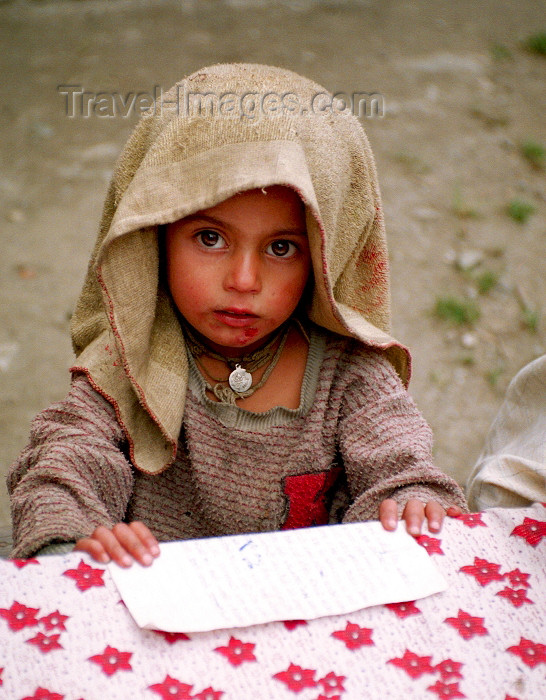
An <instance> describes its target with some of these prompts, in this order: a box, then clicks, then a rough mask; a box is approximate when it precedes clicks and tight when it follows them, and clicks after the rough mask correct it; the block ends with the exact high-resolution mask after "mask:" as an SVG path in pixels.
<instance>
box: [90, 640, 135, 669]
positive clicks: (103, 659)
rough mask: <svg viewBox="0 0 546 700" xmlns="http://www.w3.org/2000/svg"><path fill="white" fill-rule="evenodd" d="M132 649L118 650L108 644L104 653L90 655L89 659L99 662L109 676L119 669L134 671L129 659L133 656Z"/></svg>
mask: <svg viewBox="0 0 546 700" xmlns="http://www.w3.org/2000/svg"><path fill="white" fill-rule="evenodd" d="M132 655H133V654H132V652H130V651H118V650H117V649H115V648H114V647H111V646H109V645H108V646H107V647H106V649H105V650H104V651H103V652H102V654H95V656H90V657H89V659H88V661H92V662H93V663H95V664H98V665H99V666H100V667H101V668H102V670H103V672H104V673H106V675H107V676H112V675H113V674H114V673H116V672H117V671H132V670H133V669H132V668H131V664H130V663H129V660H130V658H131V656H132Z"/></svg>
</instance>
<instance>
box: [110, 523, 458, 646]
mask: <svg viewBox="0 0 546 700" xmlns="http://www.w3.org/2000/svg"><path fill="white" fill-rule="evenodd" d="M160 547H161V555H160V556H159V557H158V558H157V559H156V560H155V561H154V563H153V565H152V566H151V567H142V566H140V565H138V564H133V566H131V567H130V568H129V569H122V568H121V567H119V566H117V565H116V564H110V565H109V569H110V573H111V575H112V578H113V579H114V582H115V584H116V586H117V587H118V590H119V592H120V594H121V597H122V599H123V601H124V602H125V604H126V605H127V607H128V609H129V611H130V612H131V614H132V616H133V617H134V619H135V621H136V622H137V624H138V625H139V626H140V627H144V628H149V629H150V628H151V629H161V630H165V631H167V632H200V631H201V632H203V631H208V630H213V629H226V628H231V627H247V626H249V625H255V624H259V623H264V622H271V621H274V620H299V619H304V620H310V619H313V618H316V617H324V616H327V615H341V614H345V613H349V612H353V611H355V610H360V609H361V608H365V607H368V606H371V605H379V604H382V603H394V602H401V601H408V600H416V599H418V598H424V597H426V596H429V595H432V594H433V593H437V592H439V591H442V590H445V588H446V583H445V580H444V578H443V577H442V575H441V574H440V572H439V571H438V569H437V568H436V566H435V564H434V563H433V561H432V560H431V558H430V557H429V555H428V554H427V552H426V551H425V549H424V548H423V547H420V546H419V545H418V544H417V543H416V542H415V540H414V539H413V538H412V537H410V536H409V535H408V534H407V532H406V531H405V528H404V526H403V525H402V524H401V525H400V526H399V527H398V529H397V530H396V532H386V531H385V530H384V529H383V528H382V527H381V525H380V524H379V523H378V522H368V523H354V524H347V525H330V526H326V527H313V528H303V529H298V530H288V531H284V532H265V533H259V534H249V535H233V536H228V537H214V538H207V539H198V540H185V541H181V542H168V543H164V544H162V545H160Z"/></svg>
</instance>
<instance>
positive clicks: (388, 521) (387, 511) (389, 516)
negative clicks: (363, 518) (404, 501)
mask: <svg viewBox="0 0 546 700" xmlns="http://www.w3.org/2000/svg"><path fill="white" fill-rule="evenodd" d="M379 520H380V521H381V525H383V527H384V528H385V530H391V531H392V530H396V526H397V525H398V504H397V503H396V501H395V500H394V499H392V498H387V499H386V500H384V501H382V503H381V504H380V506H379Z"/></svg>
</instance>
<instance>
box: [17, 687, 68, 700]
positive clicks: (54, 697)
mask: <svg viewBox="0 0 546 700" xmlns="http://www.w3.org/2000/svg"><path fill="white" fill-rule="evenodd" d="M38 698H39V700H63V698H64V695H60V694H59V693H52V692H51V690H47V689H46V688H40V687H38V688H36V690H35V691H34V695H27V696H26V698H23V700H38Z"/></svg>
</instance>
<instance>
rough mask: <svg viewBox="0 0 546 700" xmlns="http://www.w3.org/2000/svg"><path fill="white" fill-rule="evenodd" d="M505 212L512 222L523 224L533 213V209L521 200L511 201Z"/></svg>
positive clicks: (528, 203)
mask: <svg viewBox="0 0 546 700" xmlns="http://www.w3.org/2000/svg"><path fill="white" fill-rule="evenodd" d="M506 212H507V214H508V216H510V217H511V218H512V219H514V221H517V222H518V223H519V224H524V223H525V222H526V221H527V219H528V218H529V217H530V216H531V215H532V214H534V213H535V207H534V206H533V205H532V204H531V203H530V202H526V201H525V200H523V199H513V200H512V201H511V202H510V203H509V204H508V206H507V208H506Z"/></svg>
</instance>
